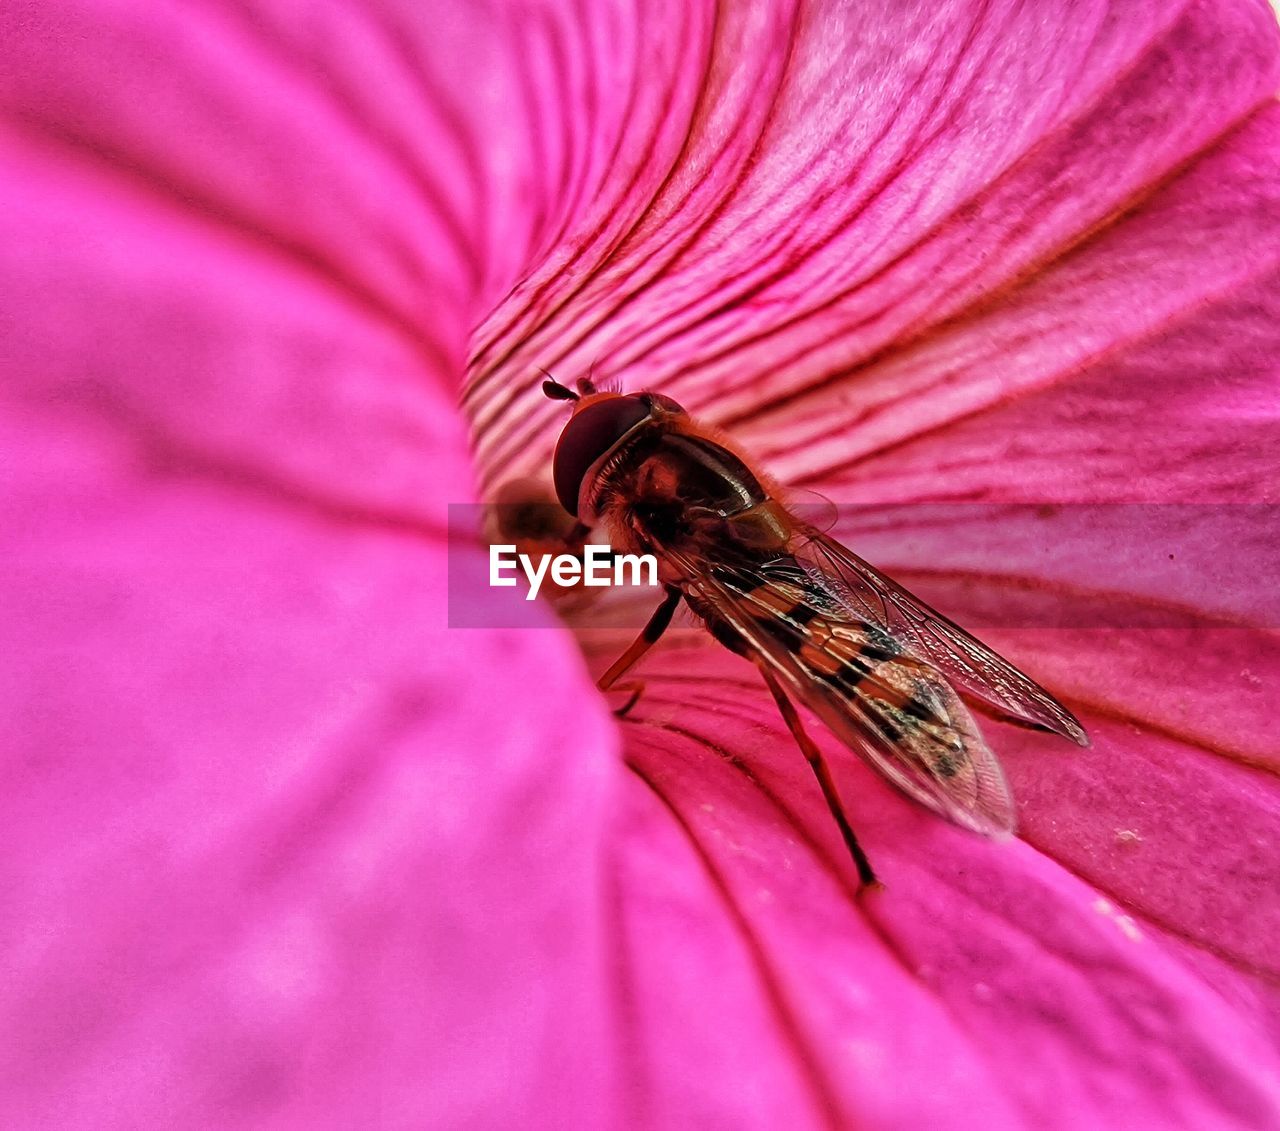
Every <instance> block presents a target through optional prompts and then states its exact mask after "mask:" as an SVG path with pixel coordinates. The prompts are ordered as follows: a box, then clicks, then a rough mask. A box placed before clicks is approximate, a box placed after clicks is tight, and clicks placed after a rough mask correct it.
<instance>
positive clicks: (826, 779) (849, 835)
mask: <svg viewBox="0 0 1280 1131" xmlns="http://www.w3.org/2000/svg"><path fill="white" fill-rule="evenodd" d="M756 666H757V667H758V668H759V669H760V674H761V675H762V676H764V681H765V683H766V684H768V685H769V690H770V691H771V692H772V693H773V699H774V702H775V703H777V704H778V710H779V711H780V712H781V713H782V720H783V722H785V723H786V724H787V729H788V730H789V731H791V737H792V738H794V739H795V740H796V744H797V745H798V746H799V747H800V752H801V753H802V754H803V755H804V756H805V760H806V761H807V762H808V763H809V765H810V766H811V767H812V769H813V772H814V776H816V777H817V779H818V784H819V785H820V786H821V787H822V796H823V797H824V798H826V801H827V808H828V809H830V810H831V816H832V817H834V818H835V822H836V825H837V826H838V827H839V829H840V835H841V837H843V838H844V843H845V847H846V848H848V849H849V855H850V856H852V857H853V863H854V867H856V868H857V869H858V882H859V888H860V890H861V889H866V888H872V889H878V888H881V887H883V885H882V884H881V883H880V881H879V880H878V879H876V874H875V870H874V869H873V868H872V867H871V861H870V860H868V859H867V854H866V853H865V852H864V851H863V850H862V845H860V844H859V843H858V838H857V836H855V835H854V831H853V826H852V825H850V824H849V818H848V817H846V816H845V812H844V806H843V805H842V804H841V803H840V794H839V793H838V792H837V791H836V783H835V779H834V778H833V777H832V776H831V769H830V767H829V766H828V765H827V762H826V759H825V758H823V756H822V751H820V750H819V749H818V748H817V746H816V745H814V742H813V739H811V738H810V737H809V736H808V734H806V733H805V729H804V726H803V725H802V723H801V722H800V715H799V713H798V712H797V711H796V709H795V706H794V705H793V704H792V702H791V700H790V699H788V698H787V693H786V692H785V691H784V690H783V689H782V684H780V683H779V682H778V678H777V676H775V675H774V674H773V672H771V671H770V670H769V668H768V667H767V666H766V665H765V663H764V662H763V661H762V660H756Z"/></svg>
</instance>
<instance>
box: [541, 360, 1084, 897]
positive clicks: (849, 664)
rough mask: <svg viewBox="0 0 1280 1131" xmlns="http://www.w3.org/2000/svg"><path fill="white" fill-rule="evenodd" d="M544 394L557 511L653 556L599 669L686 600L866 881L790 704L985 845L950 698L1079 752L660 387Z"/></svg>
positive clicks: (984, 651)
mask: <svg viewBox="0 0 1280 1131" xmlns="http://www.w3.org/2000/svg"><path fill="white" fill-rule="evenodd" d="M547 378H548V379H547V380H546V381H545V382H543V386H542V390H543V392H544V393H545V394H546V395H547V396H548V397H550V398H552V399H553V400H567V401H572V402H574V405H573V415H572V416H571V417H570V419H569V421H568V423H567V424H566V425H565V427H564V431H563V432H562V433H561V435H560V439H559V442H558V443H557V445H556V451H555V461H554V467H553V478H554V482H555V490H556V495H557V497H558V498H559V500H560V504H561V505H562V506H563V507H564V509H565V510H566V511H568V512H569V514H571V515H573V516H575V517H576V518H577V520H578V527H577V528H576V536H577V538H578V539H579V541H581V540H583V539H585V536H586V533H587V531H589V530H590V529H592V528H595V527H602V528H603V529H604V530H605V531H606V532H607V534H608V537H609V540H610V543H611V544H612V546H613V548H614V549H615V550H616V551H618V552H624V553H651V554H654V555H655V556H656V557H657V559H658V562H659V577H660V580H661V581H662V583H663V585H664V587H665V591H666V597H665V599H664V600H663V602H662V604H661V605H659V607H658V609H657V610H656V611H655V612H654V613H653V616H652V617H651V618H650V620H649V622H648V624H647V625H645V627H644V630H643V631H642V632H641V633H640V635H639V636H638V637H637V638H636V640H635V641H634V642H633V643H632V645H631V646H630V647H629V648H628V649H627V650H626V651H625V652H624V653H623V654H622V655H621V656H619V657H618V659H617V660H616V661H615V662H614V663H613V665H612V666H611V667H610V668H609V669H608V671H606V672H605V673H604V675H603V676H601V678H600V681H599V686H600V688H601V689H602V690H609V689H611V688H612V689H615V690H631V691H632V697H631V699H630V700H629V701H628V702H627V704H626V706H625V707H624V708H622V710H623V711H625V710H627V709H629V708H630V707H631V705H632V704H634V702H635V700H636V698H637V697H638V695H639V692H640V687H641V686H642V685H637V684H619V683H618V680H619V679H620V678H621V677H622V675H623V674H624V673H625V672H626V671H627V670H628V669H630V668H631V666H632V665H633V664H634V663H635V662H636V661H637V660H638V659H639V658H640V657H641V656H642V655H643V654H644V653H645V652H646V651H647V650H648V649H649V648H650V647H651V646H652V645H653V644H654V643H655V642H656V641H657V640H658V638H659V637H661V636H662V634H663V632H665V631H666V629H667V626H668V625H669V624H670V623H671V618H672V616H673V614H674V613H675V611H676V607H677V606H678V605H679V603H680V601H681V599H683V600H684V601H685V602H686V603H687V604H688V605H689V607H690V608H691V609H692V611H693V612H694V614H695V615H697V616H698V617H699V618H700V619H701V620H702V621H703V623H704V624H705V625H706V627H707V629H708V630H709V631H710V632H711V634H712V635H713V636H714V637H715V638H716V639H717V640H719V641H720V642H721V643H722V644H724V645H725V646H726V647H728V648H730V649H731V650H732V651H734V652H736V653H738V654H739V655H742V656H745V657H746V658H747V659H749V660H750V661H751V662H752V663H754V664H755V665H756V667H758V668H759V669H760V672H761V674H762V675H763V676H764V680H765V683H766V684H767V685H768V687H769V690H770V691H771V692H772V693H773V697H774V699H775V700H776V702H777V704H778V709H779V710H780V711H781V712H782V717H783V719H784V720H785V721H786V724H787V727H788V728H789V729H790V731H791V733H792V735H793V736H794V737H795V740H796V742H797V743H798V744H799V746H800V749H801V751H802V752H803V753H804V756H805V758H806V759H808V762H809V764H810V766H812V767H813V771H814V773H815V774H816V775H817V778H818V783H819V785H820V786H821V788H822V792H823V795H824V796H825V798H826V801H827V805H828V807H829V808H830V810H831V814H832V816H833V817H834V818H835V821H836V824H837V825H838V826H839V828H840V833H841V835H842V837H843V838H844V842H845V844H846V845H847V846H848V849H849V853H850V855H851V856H852V857H853V861H854V863H855V865H856V866H857V870H858V878H859V880H860V882H861V883H862V884H863V885H868V886H869V885H873V884H876V877H875V872H874V871H873V869H872V867H871V864H870V862H869V861H868V860H867V856H866V853H865V852H863V850H862V847H861V846H860V845H859V843H858V839H857V837H856V836H855V835H854V832H853V829H852V827H851V826H850V824H849V821H848V819H847V817H846V816H845V812H844V808H843V806H842V805H841V802H840V796H839V793H838V792H837V790H836V785H835V781H834V779H833V778H832V775H831V771H830V768H829V767H828V765H827V763H826V761H825V759H824V758H823V756H822V753H821V752H820V751H819V749H818V748H817V746H816V745H815V744H814V743H813V741H812V740H811V739H810V738H809V736H808V735H807V734H806V733H805V731H804V728H803V726H802V725H801V722H800V716H799V714H798V713H797V711H796V708H795V706H794V704H793V703H792V700H791V698H790V696H794V698H796V699H798V700H799V701H800V702H801V703H803V704H804V705H805V706H806V707H808V708H809V709H810V710H811V711H813V713H814V714H816V715H817V716H818V717H819V718H820V719H821V720H822V721H823V722H824V723H825V724H826V725H827V726H828V727H830V728H831V730H832V731H834V732H835V734H836V735H837V736H838V737H839V738H840V739H842V740H843V741H844V742H845V743H846V744H847V745H848V746H849V747H850V749H852V750H853V751H855V752H856V753H857V754H859V755H860V756H861V757H862V758H864V759H865V760H866V761H867V762H869V763H870V764H871V766H872V767H874V768H875V769H876V770H877V771H879V772H880V773H881V774H882V775H883V776H884V777H886V778H887V779H888V780H889V781H890V782H892V783H893V784H894V785H896V786H897V787H898V788H899V789H900V790H902V791H903V792H904V793H906V794H907V795H908V796H910V797H912V798H914V799H915V800H916V801H919V802H921V803H923V804H924V805H927V806H928V807H929V808H931V809H933V810H934V811H936V812H937V813H940V814H941V815H942V816H944V817H947V818H948V819H950V820H952V821H954V822H955V823H956V824H958V825H962V826H964V827H965V828H968V829H972V830H975V831H977V832H980V833H985V834H987V835H991V836H999V835H1003V834H1008V833H1010V832H1012V831H1013V828H1014V824H1015V815H1014V805H1013V799H1012V797H1011V796H1010V793H1009V787H1008V785H1007V784H1006V782H1005V777H1004V774H1003V772H1002V771H1001V769H1000V764H999V762H997V761H996V758H995V755H994V754H992V752H991V751H990V749H988V747H987V745H986V744H985V743H984V742H983V740H982V736H981V735H980V734H979V732H978V729H977V726H976V725H975V723H974V720H973V717H972V715H970V713H969V711H968V709H967V708H966V707H965V705H964V704H963V703H962V702H961V700H960V694H964V695H967V696H969V697H971V698H973V699H976V700H979V701H981V702H982V703H984V704H986V706H987V707H988V708H989V709H991V710H993V711H994V713H996V714H998V715H1002V716H1004V717H1006V718H1007V719H1009V720H1011V721H1015V722H1019V723H1021V724H1022V725H1025V726H1030V727H1033V728H1035V729H1038V730H1046V731H1052V732H1053V733H1055V734H1059V735H1062V736H1063V737H1064V738H1069V739H1071V740H1072V741H1073V742H1076V743H1078V744H1080V745H1081V746H1087V745H1088V742H1089V740H1088V737H1087V736H1086V734H1085V732H1084V728H1083V727H1082V726H1081V725H1080V723H1079V722H1078V721H1077V720H1076V718H1075V716H1074V715H1072V714H1071V712H1070V711H1068V710H1067V708H1066V707H1064V706H1063V705H1062V704H1061V703H1059V702H1058V701H1057V700H1056V699H1055V698H1054V697H1053V696H1052V695H1050V694H1049V693H1048V692H1047V691H1045V690H1044V689H1043V688H1042V687H1040V686H1039V685H1038V684H1036V683H1034V682H1032V680H1030V679H1028V678H1027V677H1026V676H1025V675H1023V674H1022V672H1020V671H1018V670H1017V669H1016V668H1014V667H1013V666H1012V665H1011V664H1009V663H1008V662H1006V661H1005V660H1003V659H1001V658H1000V657H999V656H998V655H996V654H995V653H994V652H993V651H992V650H991V649H990V648H988V647H987V646H986V645H984V644H982V643H981V642H980V641H978V640H976V639H975V638H974V637H972V636H970V635H969V634H968V633H967V632H965V630H964V629H962V628H960V627H959V626H958V625H956V624H954V623H953V622H951V621H949V620H948V619H947V618H946V617H944V616H942V615H941V614H939V613H937V612H934V610H932V609H930V608H929V607H928V606H927V605H925V604H924V603H923V602H922V601H920V600H918V599H917V598H915V597H913V596H912V595H911V594H910V593H908V592H907V591H906V590H905V589H903V588H902V586H900V585H898V584H897V583H896V582H894V581H892V580H890V579H889V578H887V577H885V576H884V575H883V574H881V573H880V572H879V571H877V570H876V569H875V568H874V567H872V566H871V565H869V564H868V563H867V562H865V561H863V560H862V559H861V558H860V557H858V556H857V555H856V554H854V553H852V552H850V551H849V550H847V549H845V547H844V546H842V545H840V544H839V543H838V542H836V541H835V540H834V539H832V538H830V537H828V536H827V535H826V533H824V532H823V531H822V530H820V529H818V527H816V526H814V525H813V524H811V523H808V522H805V521H804V520H802V519H801V518H800V517H799V516H798V515H797V514H795V513H793V512H792V511H791V510H789V509H788V508H787V507H786V506H784V504H783V503H782V502H781V501H780V498H779V494H780V492H779V490H778V488H777V486H776V485H775V484H773V483H772V482H771V481H770V480H769V479H768V478H767V477H766V476H764V475H762V474H761V473H760V472H758V471H756V470H755V469H754V468H753V467H752V466H751V464H750V463H749V462H748V460H747V457H746V456H745V455H743V454H742V453H741V452H740V451H738V450H737V449H736V448H735V447H734V446H733V445H732V442H731V441H730V440H728V438H726V437H724V436H722V435H721V434H720V433H718V432H716V431H715V430H713V429H711V428H708V427H705V426H702V425H699V424H697V423H695V422H694V421H693V420H692V419H691V418H690V417H689V415H688V414H687V413H686V412H685V410H684V409H683V408H682V407H681V406H680V405H679V404H677V403H676V402H675V401H673V400H672V399H671V398H670V397H665V396H662V395H661V394H658V393H647V392H642V393H629V394H623V393H618V392H600V391H597V389H596V387H595V386H594V384H593V383H592V382H591V380H590V379H589V378H588V379H584V380H579V381H578V390H579V391H578V392H574V391H573V390H571V389H569V388H567V387H565V386H564V385H561V384H560V383H559V382H557V381H556V380H555V379H554V378H553V377H551V376H550V374H547Z"/></svg>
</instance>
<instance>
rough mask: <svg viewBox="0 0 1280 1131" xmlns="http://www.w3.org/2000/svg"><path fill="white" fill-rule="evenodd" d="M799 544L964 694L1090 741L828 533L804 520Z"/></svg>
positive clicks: (1023, 679)
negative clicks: (807, 523) (805, 523)
mask: <svg viewBox="0 0 1280 1131" xmlns="http://www.w3.org/2000/svg"><path fill="white" fill-rule="evenodd" d="M792 550H793V553H794V554H795V557H796V560H797V561H798V562H800V564H801V565H802V566H804V568H805V569H806V570H807V571H808V572H809V573H810V574H811V575H813V576H814V577H816V578H820V579H821V580H822V583H823V584H824V585H825V586H826V587H827V588H830V589H831V590H832V591H833V592H834V593H835V594H836V596H837V597H838V598H839V599H840V601H841V602H842V603H843V604H844V605H845V607H846V608H847V609H848V610H849V612H850V614H851V615H853V616H854V617H858V618H861V619H865V620H869V621H871V622H872V623H873V624H878V625H882V626H883V627H884V628H885V629H886V630H888V631H889V632H890V633H892V634H893V635H894V636H896V637H898V638H899V639H901V640H902V641H903V642H904V643H905V644H906V645H907V648H908V650H909V651H912V652H915V653H916V654H917V655H919V656H920V657H921V658H923V659H927V660H928V661H929V662H930V663H931V664H933V665H934V666H935V667H937V669H938V670H939V671H940V672H941V673H942V674H943V675H944V676H945V677H946V678H947V680H948V681H949V682H950V683H951V684H952V686H953V687H955V689H956V690H957V691H959V692H960V693H961V694H962V695H971V696H973V697H974V698H975V699H979V700H981V701H982V702H984V703H987V704H989V705H990V706H991V707H994V708H995V709H996V710H997V711H1000V712H1003V713H1005V714H1008V715H1011V716H1012V717H1014V718H1016V719H1021V720H1022V721H1023V722H1026V723H1029V724H1031V725H1032V726H1035V727H1038V728H1040V729H1043V730H1048V731H1052V732H1054V733H1055V734H1060V735H1062V737H1063V738H1069V739H1070V740H1071V741H1072V742H1074V743H1076V744H1077V745H1079V746H1088V745H1089V736H1088V735H1087V734H1086V733H1085V730H1084V727H1082V726H1081V725H1080V721H1079V720H1078V719H1077V718H1076V717H1075V715H1073V714H1072V713H1071V712H1070V711H1069V710H1067V708H1066V707H1064V706H1063V705H1062V704H1061V703H1059V702H1058V700H1057V699H1055V698H1054V697H1053V696H1052V695H1050V694H1049V692H1047V691H1046V690H1045V689H1044V688H1043V687H1041V686H1040V685H1039V684H1038V683H1036V682H1035V681H1034V680H1032V679H1030V678H1028V677H1027V676H1025V675H1023V673H1022V672H1020V671H1019V670H1018V669H1017V668H1015V667H1014V666H1013V665H1012V664H1010V663H1009V662H1008V661H1007V660H1005V659H1003V658H1002V657H1000V656H998V655H997V654H996V653H995V652H993V651H992V650H991V649H990V648H988V647H987V646H986V645H985V644H983V643H982V641H980V640H978V639H976V638H975V637H973V636H970V635H969V633H967V632H966V631H965V630H964V629H963V628H961V627H960V626H959V625H958V624H955V623H954V622H953V621H950V620H948V619H947V618H946V617H944V616H943V615H942V614H941V613H939V612H936V611H935V610H933V609H931V608H929V606H928V605H926V604H925V603H924V602H923V601H921V600H920V599H919V598H917V597H914V596H912V595H911V594H910V593H908V592H907V590H905V589H904V588H903V587H902V586H901V585H899V584H898V583H897V582H896V581H893V580H892V579H891V578H888V577H885V575H884V574H882V573H881V572H880V571H879V570H877V569H876V568H875V567H874V566H872V565H870V564H869V563H868V562H865V561H863V560H862V558H860V557H858V555H857V554H855V553H853V552H852V551H850V550H848V549H846V548H845V547H844V546H842V545H841V544H840V543H839V542H837V541H835V539H833V538H830V537H828V536H827V534H825V533H824V532H823V531H821V530H819V529H817V528H816V527H812V526H807V525H806V526H801V527H800V529H799V531H798V533H797V536H796V538H795V541H794V542H793V547H792Z"/></svg>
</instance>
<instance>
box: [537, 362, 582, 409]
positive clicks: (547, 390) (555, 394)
mask: <svg viewBox="0 0 1280 1131" xmlns="http://www.w3.org/2000/svg"><path fill="white" fill-rule="evenodd" d="M538 370H539V372H541V373H544V374H546V378H547V379H546V380H545V381H543V382H542V392H543V395H544V396H546V397H548V398H549V399H551V400H553V401H576V400H578V399H579V398H578V394H577V393H575V392H574V391H573V390H572V389H569V388H566V387H565V386H564V385H562V384H560V382H559V381H557V380H556V379H555V378H554V377H552V376H551V374H550V373H547V371H546V370H545V369H543V368H542V366H541V365H539V366H538ZM578 384H579V386H581V384H582V382H581V381H579V382H578Z"/></svg>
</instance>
